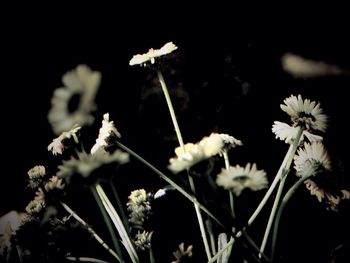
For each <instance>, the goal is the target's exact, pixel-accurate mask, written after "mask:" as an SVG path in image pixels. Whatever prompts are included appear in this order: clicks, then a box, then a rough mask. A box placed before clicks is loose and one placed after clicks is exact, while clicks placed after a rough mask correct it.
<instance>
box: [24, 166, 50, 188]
mask: <svg viewBox="0 0 350 263" xmlns="http://www.w3.org/2000/svg"><path fill="white" fill-rule="evenodd" d="M45 175H46V169H45V167H44V166H42V165H36V166H34V167H33V168H31V169H30V170H29V171H28V177H29V184H28V186H29V187H30V188H32V189H35V188H37V187H39V185H40V184H41V183H42V181H43V178H44V177H45Z"/></svg>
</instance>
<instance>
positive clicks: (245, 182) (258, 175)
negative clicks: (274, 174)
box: [216, 163, 268, 196]
mask: <svg viewBox="0 0 350 263" xmlns="http://www.w3.org/2000/svg"><path fill="white" fill-rule="evenodd" d="M216 183H217V185H219V186H221V187H223V188H224V189H226V190H231V191H233V192H234V193H235V195H237V196H239V195H240V194H241V192H242V191H243V190H244V189H245V188H249V189H251V190H253V191H258V190H261V189H263V188H266V187H267V185H268V181H267V178H266V173H265V171H264V170H258V169H257V168H256V164H255V163H254V164H253V166H251V164H250V163H248V164H247V165H246V167H241V166H239V165H236V166H230V167H229V169H222V170H221V173H220V174H218V175H217V178H216Z"/></svg>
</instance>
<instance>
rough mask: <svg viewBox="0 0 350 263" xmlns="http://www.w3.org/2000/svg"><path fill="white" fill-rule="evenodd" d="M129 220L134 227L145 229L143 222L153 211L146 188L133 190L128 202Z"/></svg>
mask: <svg viewBox="0 0 350 263" xmlns="http://www.w3.org/2000/svg"><path fill="white" fill-rule="evenodd" d="M126 205H127V207H128V211H130V214H129V222H130V223H131V224H132V225H133V227H136V228H139V229H143V223H144V222H145V220H146V219H147V218H148V216H149V215H150V213H151V204H150V201H149V197H148V195H147V193H146V191H145V189H138V190H134V191H132V192H131V194H130V195H129V201H128V202H127V204H126Z"/></svg>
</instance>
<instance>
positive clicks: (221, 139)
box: [168, 133, 242, 173]
mask: <svg viewBox="0 0 350 263" xmlns="http://www.w3.org/2000/svg"><path fill="white" fill-rule="evenodd" d="M237 145H242V142H241V141H240V140H237V139H236V138H234V137H232V136H229V135H227V134H218V133H212V134H210V136H209V137H204V138H203V139H202V140H201V141H200V142H198V143H196V144H193V143H186V144H185V145H184V147H185V152H184V151H183V149H182V148H181V147H177V148H176V149H175V154H176V157H175V158H171V159H170V160H169V162H170V165H169V166H168V169H169V170H171V171H172V172H174V173H178V172H181V171H183V170H185V169H188V168H190V167H191V166H193V165H195V164H196V163H198V162H200V161H203V160H205V159H208V158H210V157H212V156H214V155H217V154H221V153H222V152H223V151H224V150H225V149H228V148H234V147H236V146H237Z"/></svg>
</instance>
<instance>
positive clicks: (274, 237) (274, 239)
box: [271, 175, 313, 261]
mask: <svg viewBox="0 0 350 263" xmlns="http://www.w3.org/2000/svg"><path fill="white" fill-rule="evenodd" d="M312 176H313V175H307V176H304V177H302V178H300V179H299V180H298V181H297V182H296V183H295V184H294V185H293V186H292V187H291V188H290V189H289V190H288V192H287V193H286V195H285V196H284V197H283V199H282V202H281V206H280V208H279V209H278V212H277V215H276V220H275V223H274V226H273V234H272V246H271V248H272V250H271V260H272V261H273V259H274V257H275V252H276V244H277V243H276V242H277V232H278V227H279V224H280V220H281V216H282V212H283V210H284V208H285V206H286V204H287V203H288V201H289V200H290V198H291V197H292V195H293V194H294V193H295V191H296V190H297V189H298V188H299V187H300V186H301V185H302V184H303V183H304V182H305V181H306V180H307V179H309V178H310V177H312Z"/></svg>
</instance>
